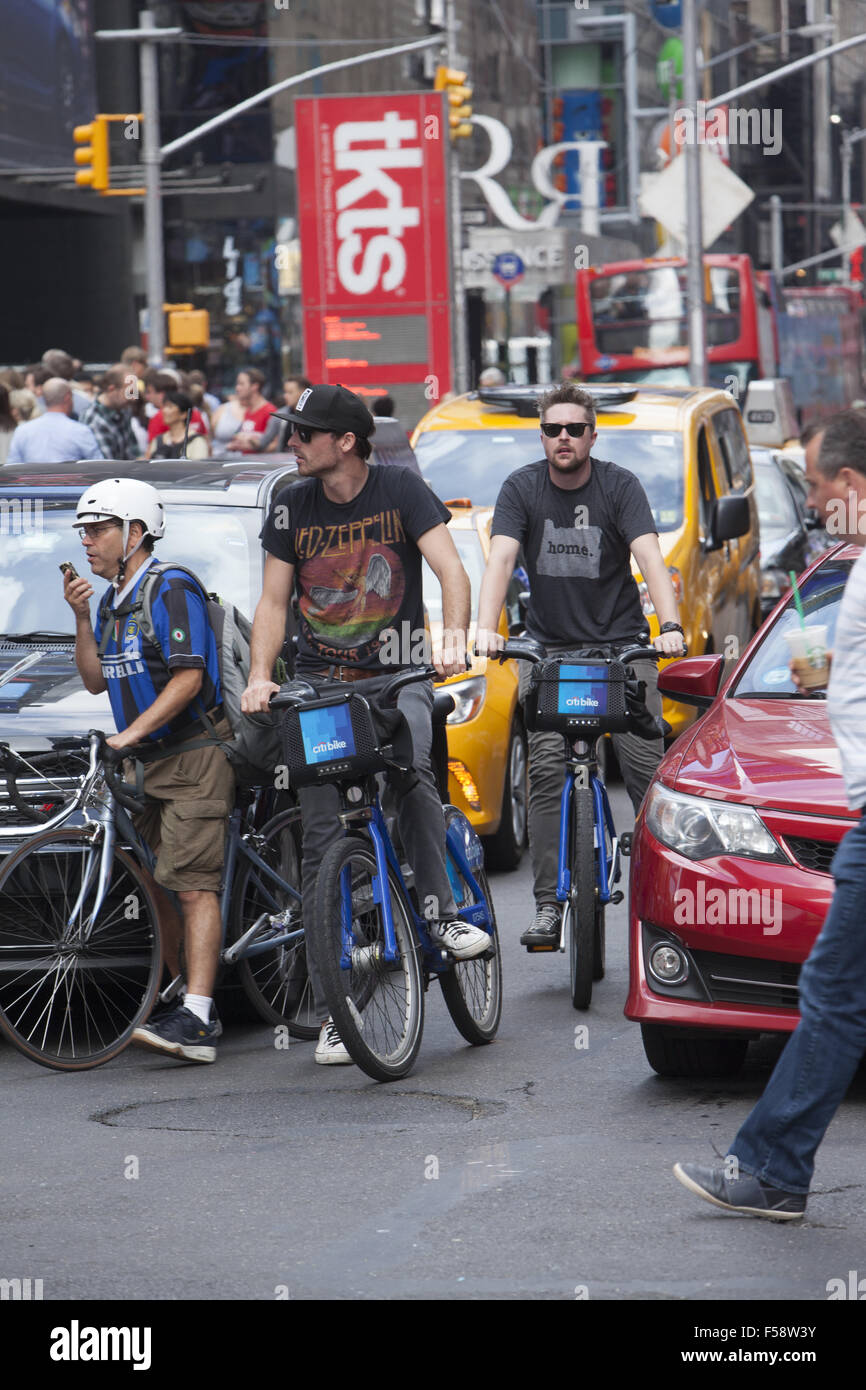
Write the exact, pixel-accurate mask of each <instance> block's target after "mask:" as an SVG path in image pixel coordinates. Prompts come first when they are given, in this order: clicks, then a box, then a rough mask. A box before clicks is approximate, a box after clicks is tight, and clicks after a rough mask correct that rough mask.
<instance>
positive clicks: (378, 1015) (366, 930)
mask: <svg viewBox="0 0 866 1390" xmlns="http://www.w3.org/2000/svg"><path fill="white" fill-rule="evenodd" d="M387 891H388V892H389V900H390V904H391V915H392V918H393V922H394V935H395V937H396V944H397V958H396V960H394V961H387V960H386V959H385V926H384V915H383V910H382V904H381V897H382V894H381V893H379V885H378V869H377V867H376V857H375V854H374V853H373V848H372V846H371V844H370V843H369V841H368V840H366V839H364V838H363V837H361V836H360V835H349V836H347V837H346V838H345V839H343V840H337V841H336V842H335V843H334V844H332V845H331V846H330V848H329V849H328V850H327V852H326V853H325V856H324V858H323V859H322V863H321V865H320V867H319V874H318V879H317V882H316V900H315V913H314V923H315V926H314V930H315V932H316V949H317V951H318V954H319V956H320V958H321V959H320V965H321V971H322V983H323V986H324V990H325V996H326V998H327V1000H328V1006H329V1008H330V1010H331V1016H332V1018H333V1020H334V1022H335V1024H336V1025H337V1030H338V1032H339V1034H340V1037H341V1039H342V1040H343V1042H344V1044H345V1046H346V1048H347V1050H348V1052H349V1055H350V1057H351V1058H352V1060H353V1061H355V1062H357V1064H358V1066H359V1067H360V1068H361V1070H362V1071H365V1072H366V1073H367V1075H368V1076H372V1077H373V1079H374V1080H375V1081H395V1080H397V1079H398V1078H399V1077H401V1076H405V1075H406V1074H407V1072H409V1071H410V1070H411V1068H412V1066H413V1065H414V1062H415V1059H416V1057H417V1056H418V1049H419V1047H420V1046H421V1033H422V1031H423V1027H424V986H423V981H422V979H421V967H420V965H419V962H418V944H417V941H416V939H415V932H414V929H413V926H412V923H411V921H410V918H409V913H408V911H407V907H406V903H405V901H404V898H403V895H402V893H401V891H400V888H399V885H398V883H397V881H396V879H395V878H394V876H393V875H392V874H391V873H390V872H389V874H388V884H387ZM377 898H378V899H379V901H377ZM341 924H342V925H343V926H344V927H346V928H348V929H349V930H350V932H351V940H352V961H351V965H350V967H349V968H348V969H345V970H344V969H343V968H342V966H341V964H340V958H341V955H342V933H341Z"/></svg>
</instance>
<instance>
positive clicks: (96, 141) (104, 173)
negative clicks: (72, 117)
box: [72, 116, 110, 193]
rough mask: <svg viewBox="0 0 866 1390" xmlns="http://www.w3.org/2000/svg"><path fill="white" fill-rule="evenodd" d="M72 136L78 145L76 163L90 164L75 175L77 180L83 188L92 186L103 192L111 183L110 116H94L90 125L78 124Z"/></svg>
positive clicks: (98, 191)
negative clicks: (109, 154) (109, 155)
mask: <svg viewBox="0 0 866 1390" xmlns="http://www.w3.org/2000/svg"><path fill="white" fill-rule="evenodd" d="M72 138H73V140H74V141H75V143H76V145H78V147H79V148H78V149H77V150H76V151H75V163H76V164H82V165H89V166H90V167H89V168H83V169H80V170H79V172H78V173H77V174H76V175H75V182H76V183H77V184H78V185H79V187H81V188H92V189H93V190H94V191H95V192H97V193H102V192H104V190H105V189H106V188H108V185H109V179H110V169H109V159H108V117H107V116H94V118H93V120H92V121H91V122H90V125H77V126H76V127H75V129H74V130H73V132H72Z"/></svg>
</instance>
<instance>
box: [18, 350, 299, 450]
mask: <svg viewBox="0 0 866 1390" xmlns="http://www.w3.org/2000/svg"><path fill="white" fill-rule="evenodd" d="M309 384H310V383H309V382H308V381H307V380H306V378H305V377H303V376H299V375H297V376H289V377H287V378H286V379H285V380H284V381H283V383H282V391H281V393H280V394H281V396H282V400H281V401H280V402H279V403H280V405H283V404H285V405H288V406H290V407H291V406H294V404H295V403H296V402H297V400H298V399H299V397H300V395H301V393H302V392H303V391H304V390H305V389H306V388H307V387H308V386H309ZM266 385H267V383H266V381H265V377H264V374H263V373H262V372H260V371H259V370H258V369H257V368H255V367H244V368H242V369H241V370H240V371H238V373H237V377H236V380H235V384H234V386H233V387H232V388H231V389H230V390H229V391H228V392H226V393H225V395H224V396H223V395H222V394H220V393H219V392H215V391H212V390H210V389H209V387H208V381H207V378H206V376H205V374H204V372H202V371H198V370H194V371H182V370H180V369H178V368H176V367H169V366H162V367H152V366H149V365H148V361H147V354H146V353H145V352H144V350H143V349H142V348H141V347H138V346H136V345H133V346H132V347H128V348H125V349H124V350H123V352H122V353H121V354H120V357H119V359H118V361H117V362H116V363H115V364H114V365H113V366H110V367H108V368H107V369H106V370H105V371H103V372H101V373H94V372H90V371H85V370H84V369H83V367H82V364H81V362H80V361H79V360H78V359H76V358H74V357H73V356H72V355H71V354H70V353H68V352H65V351H64V350H62V349H60V348H49V349H48V350H47V351H46V352H44V353H43V354H42V357H41V359H40V361H39V362H34V363H32V364H30V365H29V366H25V367H22V368H17V367H6V368H3V369H2V370H0V467H2V466H3V465H4V464H7V463H8V464H16V463H28V462H37V463H73V462H77V461H78V460H80V459H99V458H106V459H114V460H117V461H119V462H120V461H133V460H138V459H140V460H145V459H174V458H178V459H179V458H218V459H231V458H243V456H244V455H245V454H251V453H258V452H277V451H279V450H282V449H283V448H284V447H285V443H286V438H285V436H286V429H285V421H283V420H277V419H275V418H273V417H274V414H275V411H276V409H277V405H275V404H274V402H272V401H271V400H269V399H268V396H267V395H266Z"/></svg>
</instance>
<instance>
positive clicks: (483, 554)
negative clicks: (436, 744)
mask: <svg viewBox="0 0 866 1390" xmlns="http://www.w3.org/2000/svg"><path fill="white" fill-rule="evenodd" d="M440 496H441V497H442V499H443V501H445V503H446V505H447V506H448V507H449V508H450V511H451V521H450V522H449V523H448V529H449V530H450V532H451V535H452V536H453V538H454V543H455V545H456V547H457V552H458V554H459V556H460V559H461V560H462V561H463V565H464V568H465V570H466V572H467V574H468V575H469V580H470V583H471V585H472V618H471V627H470V633H469V638H470V648H471V645H472V643H473V642H474V637H475V620H476V617H477V614H478V595H479V591H480V589H481V578H482V575H483V574H484V566H485V565H486V563H487V555H488V552H489V550H490V520H491V517H492V516H493V510H492V508H490V507H473V506H471V505H470V503H469V502H468V500H467V499H465V498H462V497H458V498H455V497H452V495H451V494H450V493H449V492H445V493H441V494H440ZM524 588H525V580H524V579H523V577H522V576H521V575H520V574H519V572H515V575H514V577H513V578H512V581H511V583H510V584H509V587H508V592H507V594H506V597H505V604H504V606H503V610H502V614H501V615H500V620H499V630H500V632H501V633H502V635H503V637H508V635H509V630H516V629H517V628H518V627H519V626H521V622H520V599H519V596H520V594H521V592H522V591H523V590H524ZM424 606H425V608H426V610H427V618H428V622H429V626H430V636H431V640H432V642H433V645H434V646H435V645H436V644H437V640H438V639H440V638H441V635H442V593H441V590H440V587H439V584H438V583H437V581H436V579H435V578H434V576H433V572H432V570H431V569H430V568H429V566H428V565H426V564H425V566H424ZM439 688H440V689H445V690H447V691H448V693H449V694H450V695H451V696H452V698H453V700H454V709H453V711H452V713H451V714H450V715H449V716H448V721H447V725H446V735H447V742H448V799H449V801H450V802H451V803H452V804H453V805H454V806H457V807H458V808H459V809H460V810H461V811H462V812H463V813H464V815H466V816H467V817H468V819H469V821H470V822H471V824H472V825H473V827H474V829H475V831H476V833H477V834H478V835H480V836H481V838H482V841H483V844H484V857H485V862H486V863H487V865H488V867H491V868H495V869H515V868H516V867H517V865H518V864H519V863H520V859H521V856H522V855H523V850H524V847H525V845H526V833H527V795H528V783H527V758H526V733H525V730H524V728H523V721H522V717H521V707H520V704H519V702H518V699H517V664H516V662H514V661H505V662H500V661H487V660H486V659H479V658H475V659H473V661H472V665H471V666H470V668H469V670H468V671H467V672H466V673H465V674H464V675H459V676H452V677H450V679H449V680H447V681H443V682H440V683H439Z"/></svg>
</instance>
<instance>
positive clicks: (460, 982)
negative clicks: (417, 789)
mask: <svg viewBox="0 0 866 1390" xmlns="http://www.w3.org/2000/svg"><path fill="white" fill-rule="evenodd" d="M461 821H465V817H464V816H463V815H462V813H461V812H460V811H458V810H457V809H456V807H454V806H446V807H445V828H446V830H447V829H448V828H449V826H451V825H452V824H458V825H459V823H460V822H461ZM461 828H462V829H464V839H465V834H466V831H468V834H469V837H470V838H471V837H473V836H474V831H473V830H472V828H471V827H470V826H469V822H468V821H466V822H465V827H461ZM447 868H448V878H449V880H450V882H451V891H452V893H453V894H454V902H455V905H456V907H457V911H458V912H459V911H460V909H461V908H464V907H469V906H470V904H472V903H474V902H477V901H479V899H478V895H477V894H476V893H475V892H474V890H473V889H472V887H471V886H470V884H469V883H468V881H467V879H466V877H465V876H464V874H462V873H461V871H460V869H459V868H458V866H457V863H456V862H455V860H454V859H453V857H452V855H451V853H450V851H449V853H448V856H447ZM472 872H473V877H474V878H475V881H476V882H477V884H478V886H479V888H480V889H481V896H482V898H483V899H484V901H485V902H486V903H487V907H488V910H489V912H490V919H491V923H492V926H493V931H492V932H491V935H490V949H489V951H487V952H485V954H484V955H483V956H476V957H475V958H474V959H473V960H458V961H455V962H454V965H453V966H452V968H451V969H450V970H449V971H447V972H446V973H445V974H444V975H440V976H439V983H440V985H441V986H442V994H443V996H444V999H445V1004H446V1007H447V1009H448V1012H449V1014H450V1015H451V1017H452V1019H453V1020H454V1024H455V1026H456V1028H457V1029H458V1031H459V1032H460V1033H461V1034H462V1035H463V1037H464V1038H465V1039H466V1041H467V1042H469V1043H472V1044H473V1046H474V1047H480V1046H483V1045H484V1044H485V1043H489V1042H492V1041H493V1039H494V1038H495V1036H496V1030H497V1029H498V1027H499V1019H500V1016H501V1014H502V955H501V952H500V950H499V933H498V931H497V929H496V914H495V913H494V911H493V898H492V895H491V893H490V884H489V883H488V881H487V875H486V873H485V872H484V869H483V868H480V867H476V866H473V870H472Z"/></svg>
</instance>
